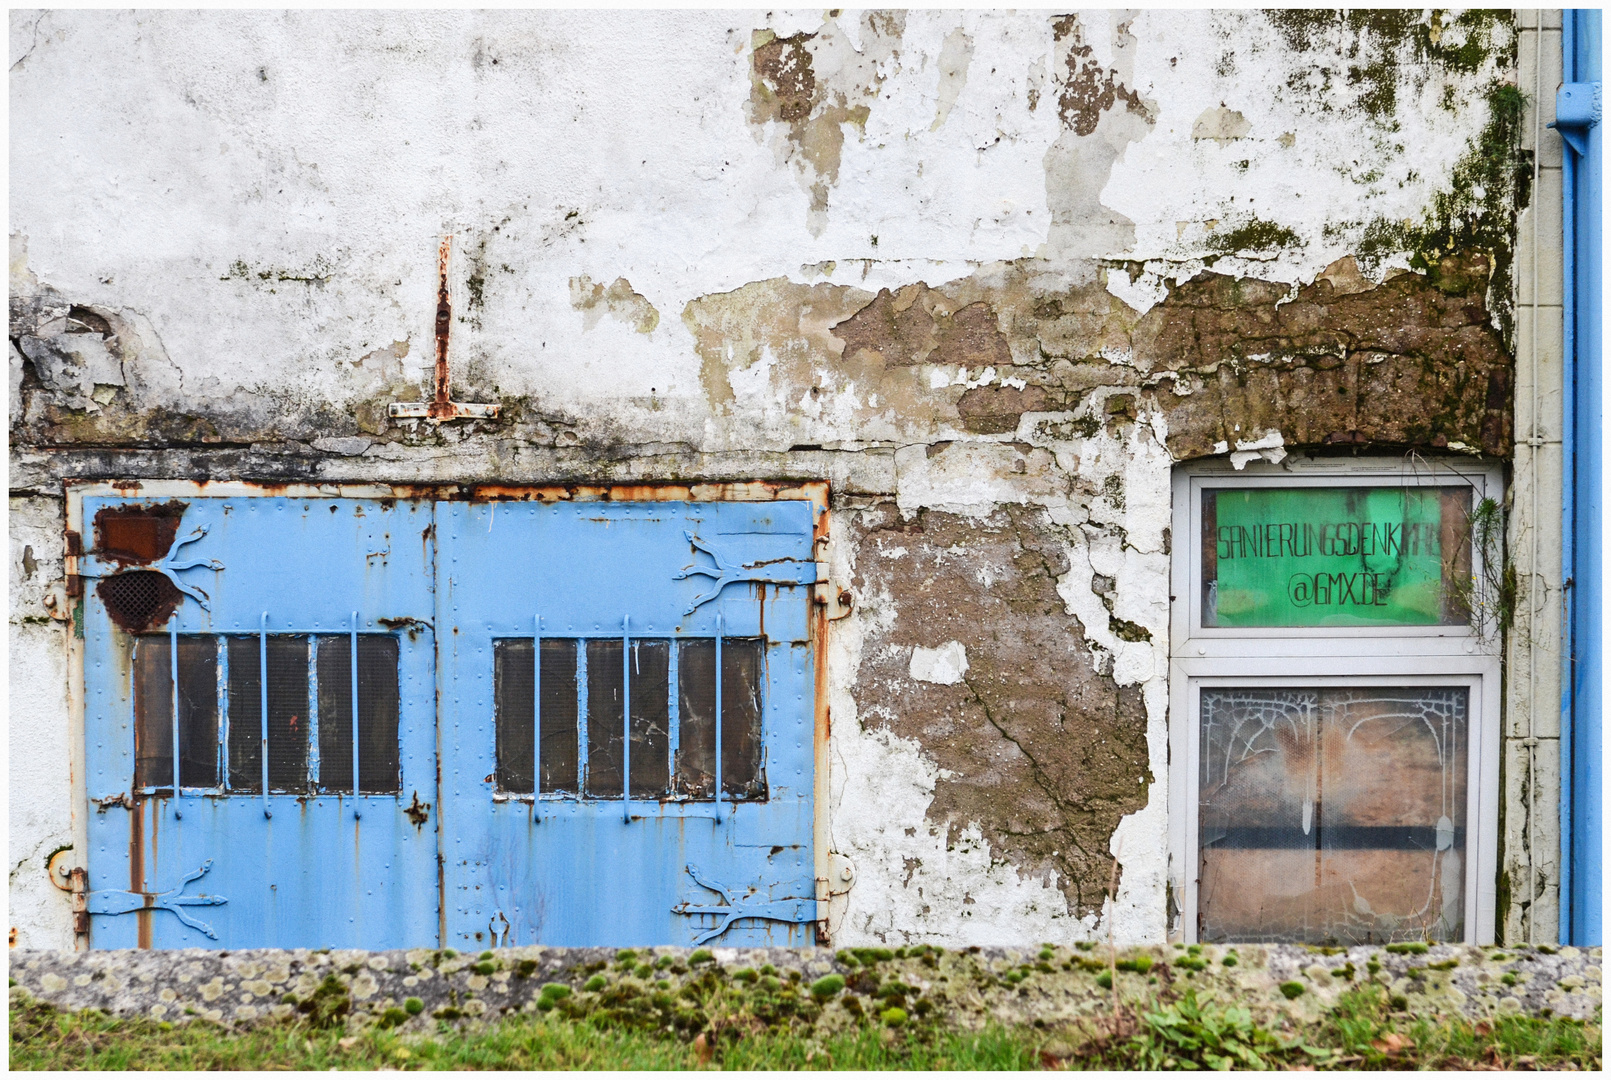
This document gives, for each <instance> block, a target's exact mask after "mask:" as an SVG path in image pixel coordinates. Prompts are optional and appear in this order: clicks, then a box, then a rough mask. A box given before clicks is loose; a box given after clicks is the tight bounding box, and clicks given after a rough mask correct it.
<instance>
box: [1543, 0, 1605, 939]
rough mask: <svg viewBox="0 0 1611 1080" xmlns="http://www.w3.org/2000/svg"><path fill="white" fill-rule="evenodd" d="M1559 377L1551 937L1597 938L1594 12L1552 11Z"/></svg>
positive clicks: (1598, 419) (1598, 418)
mask: <svg viewBox="0 0 1611 1080" xmlns="http://www.w3.org/2000/svg"><path fill="white" fill-rule="evenodd" d="M1561 16H1562V18H1561V60H1562V77H1563V85H1562V86H1561V88H1560V91H1559V92H1558V93H1557V94H1556V98H1555V123H1553V124H1551V125H1550V126H1551V127H1553V128H1556V129H1557V130H1558V131H1559V132H1560V134H1561V139H1562V140H1563V141H1564V142H1565V144H1566V152H1565V153H1564V154H1563V155H1562V162H1561V190H1562V208H1561V209H1562V238H1561V239H1562V245H1563V249H1562V259H1563V263H1564V275H1565V278H1564V281H1563V282H1562V284H1563V289H1562V294H1563V295H1562V304H1563V311H1562V319H1563V327H1562V330H1563V334H1564V349H1563V357H1562V359H1563V372H1562V388H1563V391H1564V398H1563V402H1562V413H1563V415H1562V430H1561V449H1562V477H1561V489H1562V491H1561V494H1562V507H1561V510H1562V513H1561V544H1562V550H1561V580H1562V582H1563V591H1562V599H1563V605H1564V611H1563V619H1562V621H1563V630H1564V635H1563V637H1564V640H1563V642H1562V645H1563V648H1562V650H1561V656H1562V672H1561V675H1562V678H1561V807H1560V813H1561V925H1560V940H1561V941H1562V942H1566V943H1570V944H1573V945H1598V944H1600V838H1601V824H1602V823H1601V820H1600V783H1601V776H1600V709H1601V705H1602V701H1603V697H1602V694H1601V686H1600V676H1601V652H1602V646H1603V644H1604V639H1603V637H1602V635H1601V621H1600V620H1601V606H1602V603H1603V596H1604V594H1603V590H1602V580H1601V573H1600V571H1601V563H1600V554H1601V550H1602V548H1601V511H1602V505H1603V504H1602V500H1601V447H1602V444H1603V438H1604V431H1603V428H1602V423H1603V413H1602V409H1601V392H1602V380H1601V368H1600V329H1601V328H1600V319H1601V312H1600V292H1601V278H1600V215H1601V206H1600V200H1601V195H1602V176H1603V169H1602V160H1601V159H1602V143H1603V140H1602V137H1601V127H1600V12H1599V11H1598V10H1583V9H1567V10H1565V11H1563V12H1562V13H1561Z"/></svg>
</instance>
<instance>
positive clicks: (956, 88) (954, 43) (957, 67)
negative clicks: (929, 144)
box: [929, 26, 973, 131]
mask: <svg viewBox="0 0 1611 1080" xmlns="http://www.w3.org/2000/svg"><path fill="white" fill-rule="evenodd" d="M972 60H973V39H972V38H970V37H969V36H968V35H967V34H966V33H965V32H963V30H962V28H961V27H960V26H959V27H957V28H956V29H955V30H953V31H951V32H950V33H949V34H947V35H946V36H945V43H944V44H943V45H941V46H940V87H939V90H938V92H937V93H936V95H935V97H936V98H937V99H938V103H937V105H936V106H935V110H934V123H933V124H931V125H929V130H930V131H939V130H940V129H941V128H942V127H944V126H945V118H946V117H948V116H950V115H951V110H952V109H953V108H955V107H956V103H957V98H959V97H961V96H962V90H963V88H964V87H966V86H967V85H968V64H969V63H970V62H972Z"/></svg>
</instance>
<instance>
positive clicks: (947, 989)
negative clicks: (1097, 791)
mask: <svg viewBox="0 0 1611 1080" xmlns="http://www.w3.org/2000/svg"><path fill="white" fill-rule="evenodd" d="M829 976H836V978H829ZM1115 976H1116V979H1115ZM11 977H12V988H11V994H12V999H13V1001H17V1000H38V1001H42V1002H46V1003H48V1004H51V1005H53V1006H55V1007H57V1008H60V1009H65V1010H81V1009H97V1010H101V1011H103V1012H105V1013H108V1014H110V1015H113V1016H119V1017H143V1018H148V1019H154V1020H158V1021H163V1022H168V1023H183V1022H186V1021H189V1020H194V1019H201V1020H209V1021H213V1022H217V1023H225V1024H231V1025H246V1026H252V1025H261V1024H276V1023H284V1022H289V1021H293V1020H298V1019H300V1020H303V1021H306V1022H308V1023H310V1024H312V1025H313V1026H316V1027H317V1026H323V1027H342V1028H346V1029H347V1030H350V1031H360V1030H364V1029H369V1028H377V1027H378V1028H396V1029H400V1030H407V1029H418V1030H421V1031H429V1030H435V1029H436V1026H437V1022H438V1021H446V1022H450V1023H462V1024H476V1023H485V1022H487V1021H491V1020H494V1019H497V1018H499V1017H502V1016H507V1015H518V1014H521V1013H538V1012H556V1013H559V1014H563V1015H567V1016H572V1017H575V1018H583V1017H595V1018H602V1019H605V1020H607V1021H609V1022H610V1023H612V1024H614V1025H616V1026H622V1027H628V1028H636V1029H640V1030H645V1031H663V1030H666V1029H667V1028H670V1029H672V1030H676V1031H682V1032H685V1033H687V1034H689V1035H690V1036H691V1035H692V1034H693V1033H694V1032H697V1031H701V1030H705V1029H706V1028H708V1027H709V1026H710V1025H711V1023H712V1021H713V1019H714V1018H716V1017H718V1016H722V1017H732V1016H736V1015H743V1016H744V1017H746V1018H747V1019H746V1023H749V1024H750V1025H751V1026H752V1027H753V1028H754V1029H755V1030H778V1031H795V1032H803V1031H810V1030H814V1031H819V1032H825V1033H826V1032H834V1031H841V1030H845V1029H847V1028H854V1027H858V1026H861V1025H865V1024H869V1023H874V1024H876V1023H882V1022H884V1021H883V1019H882V1018H883V1017H885V1016H886V1015H887V1014H888V1013H889V1011H890V1010H892V1009H899V1010H901V1011H902V1012H903V1013H904V1014H906V1016H907V1017H908V1018H910V1019H911V1020H912V1022H925V1023H938V1024H944V1025H947V1026H949V1027H952V1028H956V1029H960V1030H979V1029H983V1028H984V1027H985V1026H986V1025H987V1024H998V1025H1005V1026H1009V1027H1014V1026H1033V1027H1041V1028H1053V1029H1058V1028H1068V1029H1077V1028H1079V1027H1080V1026H1081V1025H1082V1024H1084V1023H1085V1022H1086V1021H1090V1020H1092V1019H1094V1018H1098V1017H1100V1016H1103V1015H1105V1014H1109V1013H1111V1010H1112V1009H1113V1008H1114V1006H1115V1003H1116V1002H1125V1003H1129V1004H1132V1005H1134V1004H1144V1003H1146V1002H1148V1001H1155V1000H1159V999H1160V998H1161V999H1165V1000H1170V999H1178V997H1179V996H1180V995H1182V994H1184V993H1185V992H1186V991H1187V990H1192V991H1194V992H1195V994H1196V996H1197V997H1198V998H1205V997H1210V996H1211V997H1213V998H1214V999H1216V1000H1218V1001H1220V1002H1221V1003H1235V1004H1239V1005H1242V1006H1245V1007H1246V1008H1248V1009H1249V1010H1251V1011H1252V1013H1253V1015H1254V1016H1255V1017H1256V1018H1258V1019H1259V1021H1260V1022H1262V1023H1266V1024H1276V1023H1281V1022H1283V1021H1290V1022H1292V1023H1299V1024H1302V1023H1311V1022H1314V1021H1315V1020H1317V1019H1318V1018H1319V1017H1320V1016H1321V1014H1322V1013H1323V1012H1324V1011H1325V1010H1327V1009H1328V1008H1330V1007H1332V1006H1333V1005H1335V1004H1336V1002H1337V1001H1338V998H1339V997H1340V995H1342V994H1343V993H1344V992H1345V991H1348V990H1350V989H1354V988H1358V987H1361V986H1371V985H1374V986H1378V987H1381V988H1382V991H1383V992H1384V993H1385V994H1387V995H1388V996H1389V998H1390V1000H1391V1001H1392V1002H1393V1005H1394V1007H1395V1008H1397V1009H1399V1010H1400V1011H1403V1012H1408V1013H1412V1014H1418V1015H1420V1014H1425V1015H1433V1014H1437V1015H1450V1016H1464V1017H1467V1018H1473V1019H1480V1018H1496V1017H1502V1016H1506V1015H1532V1016H1560V1017H1573V1018H1576V1019H1580V1020H1584V1019H1592V1018H1594V1017H1597V1016H1598V1014H1599V1009H1600V1003H1601V987H1600V982H1601V951H1600V950H1599V949H1598V948H1595V949H1582V950H1580V949H1572V948H1562V949H1558V950H1557V949H1552V948H1547V947H1540V948H1530V947H1520V948H1505V949H1503V950H1499V949H1494V948H1487V949H1483V948H1477V947H1474V946H1450V945H1436V946H1432V947H1431V948H1429V949H1425V950H1424V951H1421V952H1408V951H1399V950H1395V949H1386V948H1381V947H1355V948H1352V949H1348V950H1346V951H1344V950H1339V949H1325V950H1320V949H1309V948H1305V947H1302V946H1293V945H1281V946H1261V945H1239V946H1192V947H1189V948H1187V947H1182V946H1153V947H1146V948H1134V949H1121V950H1118V952H1117V953H1115V954H1113V955H1111V956H1110V955H1109V954H1108V950H1107V949H1105V948H1103V947H1093V948H1090V949H1088V950H1081V949H1067V948H1063V947H1053V946H1045V947H1039V948H1026V949H1002V948H990V949H978V948H971V949H967V950H963V951H950V950H942V949H937V948H933V947H930V946H926V945H925V946H910V947H906V948H902V949H884V948H877V949H866V948H856V949H845V950H840V951H838V952H837V953H835V952H833V951H831V950H828V949H726V948H716V949H708V950H692V951H691V950H689V949H685V948H654V949H640V950H631V949H625V950H620V951H617V950H614V949H552V948H542V947H537V946H533V947H528V948H512V949H498V950H489V951H487V952H483V953H480V954H462V953H461V954H456V953H454V952H453V951H452V950H436V949H414V950H407V951H404V950H394V951H390V952H376V953H370V952H363V951H356V950H335V951H308V950H301V949H298V950H268V949H263V950H245V951H241V952H211V951H203V950H199V949H190V950H183V951H173V952H161V951H146V952H138V951H107V952H88V953H56V952H44V951H28V950H17V951H15V952H13V953H12V963H11ZM841 981H842V986H841V985H840V984H841ZM1291 986H1296V987H1297V992H1295V993H1294V992H1291V991H1290V989H1289V987H1291Z"/></svg>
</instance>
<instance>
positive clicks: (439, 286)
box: [426, 233, 453, 420]
mask: <svg viewBox="0 0 1611 1080" xmlns="http://www.w3.org/2000/svg"><path fill="white" fill-rule="evenodd" d="M452 252H453V234H452V233H449V234H448V235H447V236H444V237H442V246H441V248H440V249H439V250H438V252H437V256H436V379H435V386H436V396H435V398H434V399H433V400H432V401H431V404H430V407H429V409H427V411H426V415H427V416H429V417H430V418H431V419H432V420H450V419H452V417H453V402H452V401H451V400H449V398H448V336H449V335H450V334H451V333H452V332H453V301H452V299H451V298H450V297H449V296H448V258H449V256H450V255H451V254H452Z"/></svg>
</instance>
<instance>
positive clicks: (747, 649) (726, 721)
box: [677, 638, 766, 799]
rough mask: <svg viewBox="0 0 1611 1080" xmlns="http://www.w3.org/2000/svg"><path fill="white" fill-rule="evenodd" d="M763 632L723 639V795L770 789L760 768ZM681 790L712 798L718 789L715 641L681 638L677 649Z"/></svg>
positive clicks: (755, 794) (755, 795) (751, 795)
mask: <svg viewBox="0 0 1611 1080" xmlns="http://www.w3.org/2000/svg"><path fill="white" fill-rule="evenodd" d="M764 645H765V642H764V641H763V640H762V639H761V638H723V639H722V795H723V797H724V798H731V799H759V798H764V797H765V795H766V780H765V777H764V775H763V773H762V769H761V679H762V674H763V665H764V662H765V661H764V657H765V653H764V650H763V647H764ZM677 684H678V701H679V709H678V731H677V792H678V794H681V795H691V796H693V797H694V798H696V799H713V798H715V790H716V642H715V641H714V640H712V639H709V638H695V639H692V640H688V641H683V642H681V643H680V644H679V646H678V651H677Z"/></svg>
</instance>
